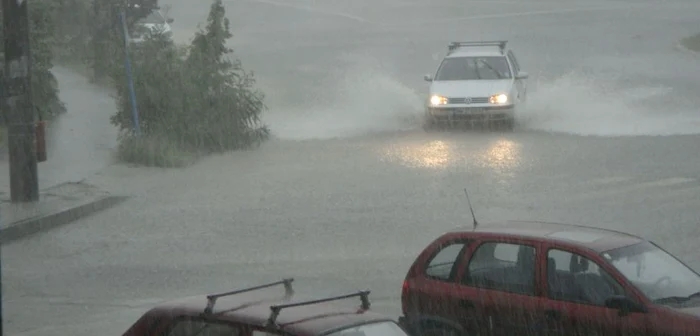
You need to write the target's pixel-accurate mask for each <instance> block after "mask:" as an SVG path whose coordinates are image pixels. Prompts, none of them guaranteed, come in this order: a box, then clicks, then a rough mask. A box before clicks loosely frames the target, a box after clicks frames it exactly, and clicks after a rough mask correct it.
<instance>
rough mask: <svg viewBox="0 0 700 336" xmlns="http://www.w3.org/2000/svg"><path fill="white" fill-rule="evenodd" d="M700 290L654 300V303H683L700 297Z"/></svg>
mask: <svg viewBox="0 0 700 336" xmlns="http://www.w3.org/2000/svg"><path fill="white" fill-rule="evenodd" d="M699 297H700V292H696V293H693V294H690V295H688V296H669V297H665V298H661V299H656V300H654V303H658V304H666V303H683V302H688V301H690V300H692V299H695V298H699Z"/></svg>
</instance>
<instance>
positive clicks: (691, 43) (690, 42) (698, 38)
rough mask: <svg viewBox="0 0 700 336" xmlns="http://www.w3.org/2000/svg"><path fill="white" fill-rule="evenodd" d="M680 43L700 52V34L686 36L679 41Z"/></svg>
mask: <svg viewBox="0 0 700 336" xmlns="http://www.w3.org/2000/svg"><path fill="white" fill-rule="evenodd" d="M681 43H683V45H684V46H685V47H686V48H688V49H690V50H692V51H697V52H700V34H697V35H693V36H691V37H686V38H684V39H683V40H682V41H681Z"/></svg>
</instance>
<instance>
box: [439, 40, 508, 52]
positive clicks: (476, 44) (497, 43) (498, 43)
mask: <svg viewBox="0 0 700 336" xmlns="http://www.w3.org/2000/svg"><path fill="white" fill-rule="evenodd" d="M506 44H508V41H506V40H498V41H462V42H451V43H450V44H449V46H448V52H450V53H451V52H453V51H454V50H455V49H457V48H459V47H485V46H498V47H499V48H500V49H501V53H504V50H505V49H506Z"/></svg>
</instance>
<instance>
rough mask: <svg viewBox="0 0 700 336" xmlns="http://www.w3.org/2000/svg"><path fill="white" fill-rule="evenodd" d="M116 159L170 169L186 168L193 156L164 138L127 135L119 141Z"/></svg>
mask: <svg viewBox="0 0 700 336" xmlns="http://www.w3.org/2000/svg"><path fill="white" fill-rule="evenodd" d="M117 158H118V159H119V160H120V161H122V162H126V163H134V164H142V165H147V166H153V167H164V168H172V167H184V166H187V165H188V164H190V163H192V162H194V159H195V156H194V155H193V154H192V153H191V152H188V151H185V150H182V149H181V148H179V147H178V146H177V145H176V144H174V143H172V142H170V141H169V140H168V139H166V138H162V137H157V136H152V135H151V136H141V137H137V136H133V135H128V136H125V137H123V138H121V139H120V141H119V147H118V149H117Z"/></svg>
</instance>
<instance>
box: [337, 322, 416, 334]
mask: <svg viewBox="0 0 700 336" xmlns="http://www.w3.org/2000/svg"><path fill="white" fill-rule="evenodd" d="M328 336H407V334H406V333H405V332H404V331H403V329H401V327H399V325H398V324H396V323H394V322H388V321H385V322H377V323H369V324H363V325H360V326H354V327H351V328H347V329H343V330H339V331H336V332H333V333H331V334H328Z"/></svg>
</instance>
